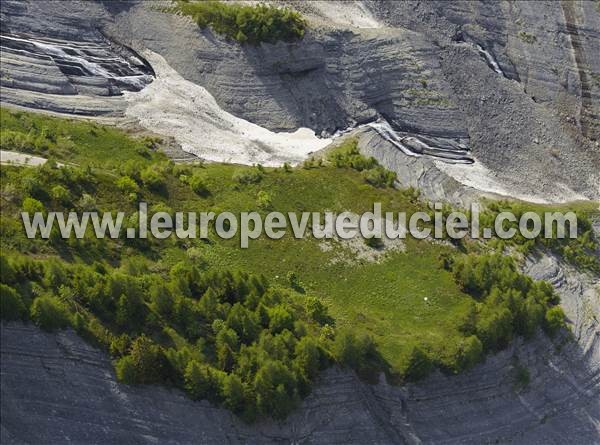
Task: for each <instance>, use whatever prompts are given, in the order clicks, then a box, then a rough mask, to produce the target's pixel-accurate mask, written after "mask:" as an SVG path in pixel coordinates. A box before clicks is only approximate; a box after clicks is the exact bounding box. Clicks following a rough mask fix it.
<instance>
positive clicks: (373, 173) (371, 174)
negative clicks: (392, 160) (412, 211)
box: [362, 166, 396, 188]
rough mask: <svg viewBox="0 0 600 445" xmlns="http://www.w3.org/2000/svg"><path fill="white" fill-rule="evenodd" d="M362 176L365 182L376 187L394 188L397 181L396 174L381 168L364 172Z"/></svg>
mask: <svg viewBox="0 0 600 445" xmlns="http://www.w3.org/2000/svg"><path fill="white" fill-rule="evenodd" d="M362 176H363V178H364V180H365V181H367V182H368V183H369V184H371V185H372V186H374V187H380V188H382V187H393V186H394V182H395V181H396V173H394V172H391V171H389V170H386V169H384V168H383V167H381V166H377V167H375V168H370V169H368V170H363V172H362Z"/></svg>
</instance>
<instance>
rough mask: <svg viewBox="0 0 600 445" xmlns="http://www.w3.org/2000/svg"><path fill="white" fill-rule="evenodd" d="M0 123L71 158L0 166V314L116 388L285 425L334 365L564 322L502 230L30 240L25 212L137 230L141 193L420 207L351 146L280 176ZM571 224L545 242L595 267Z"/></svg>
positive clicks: (452, 358) (6, 116) (405, 358)
mask: <svg viewBox="0 0 600 445" xmlns="http://www.w3.org/2000/svg"><path fill="white" fill-rule="evenodd" d="M1 118H2V119H1V123H2V128H3V139H2V148H3V149H9V148H13V149H18V150H21V151H28V152H34V153H36V154H39V155H42V156H45V157H53V158H55V159H56V160H60V161H61V162H63V163H70V164H72V165H68V166H65V167H57V166H56V164H55V163H54V162H52V161H51V162H48V163H47V164H46V165H44V166H42V167H39V168H19V167H3V168H2V171H1V175H2V202H1V205H2V213H1V224H0V230H1V234H2V245H3V246H2V247H3V249H2V300H1V301H2V307H1V311H2V317H3V318H4V319H30V320H31V321H33V322H34V323H36V324H37V325H39V326H41V327H42V328H44V329H57V328H63V327H65V326H68V325H71V326H73V327H74V328H75V329H76V330H77V332H79V333H80V335H82V336H83V337H84V338H87V339H88V340H90V341H92V342H94V343H95V344H98V345H99V346H101V347H103V348H104V349H105V350H107V351H108V352H110V354H111V355H112V357H113V358H114V360H115V366H116V370H117V375H118V376H119V378H121V379H122V380H123V381H124V382H127V383H161V384H167V385H175V386H180V387H183V388H185V389H186V390H187V391H188V393H189V395H190V396H191V397H193V398H208V399H209V400H212V401H213V402H216V403H222V404H223V405H224V406H226V407H228V408H230V409H232V410H233V411H235V412H237V413H239V414H241V415H243V416H244V417H245V418H247V419H252V418H254V417H255V416H256V414H258V415H270V416H273V417H284V416H286V415H287V414H288V413H289V412H290V410H292V409H293V408H294V406H295V405H296V403H297V401H298V399H299V398H301V397H303V396H305V395H306V394H307V393H308V392H309V391H310V388H311V386H312V383H313V382H314V380H315V379H316V378H317V375H318V371H319V370H321V369H323V368H324V367H327V366H328V365H330V364H333V363H339V364H340V365H342V366H348V367H351V368H354V369H356V370H357V371H358V372H359V374H360V375H362V376H363V377H364V378H367V379H370V378H373V377H374V376H376V374H377V372H379V371H385V372H386V373H387V374H388V375H389V376H390V377H391V378H392V379H395V380H407V379H417V378H420V377H422V376H424V375H426V374H427V373H428V372H429V371H430V370H431V369H432V367H438V368H440V369H442V370H443V371H444V372H449V373H456V372H460V371H461V370H464V369H466V368H469V367H471V366H473V365H474V364H475V363H477V362H478V361H480V360H481V359H482V358H483V355H484V353H485V352H487V351H496V350H499V349H502V348H503V347H505V346H506V345H507V344H508V343H509V342H510V341H511V340H512V339H513V338H514V337H515V336H524V337H530V336H531V335H532V334H534V333H535V332H536V331H537V330H538V328H539V327H543V328H544V329H545V331H546V332H548V333H549V334H551V335H552V334H553V333H554V332H556V330H557V329H559V328H560V327H561V326H562V325H563V315H562V312H561V310H560V309H559V308H558V307H557V306H556V304H557V303H558V298H557V296H556V295H555V294H554V292H553V290H552V288H551V287H550V286H548V285H547V284H544V283H538V282H533V281H532V280H531V279H529V278H527V277H525V276H524V275H522V274H520V273H519V272H518V270H517V268H516V264H515V261H514V260H513V259H511V258H510V257H506V256H502V255H501V254H500V253H499V252H502V251H503V250H504V248H505V247H506V246H507V244H506V243H504V242H500V241H498V240H497V241H494V242H491V243H488V244H487V245H482V244H480V243H478V242H471V241H466V242H464V243H463V242H461V243H458V244H457V245H454V246H453V245H451V244H450V243H432V242H429V241H417V240H413V239H407V240H406V241H405V242H404V243H401V244H395V245H394V244H387V240H386V241H384V245H383V246H380V245H378V244H376V243H372V242H368V243H363V241H359V243H358V244H353V243H344V242H341V241H339V240H331V241H322V240H317V239H314V238H310V237H307V238H305V239H303V240H295V239H293V238H291V237H290V236H287V237H285V238H283V239H281V240H270V239H267V238H264V237H263V238H260V239H258V240H254V241H251V243H250V247H249V248H248V249H245V250H242V249H240V248H239V239H232V240H221V239H219V238H218V237H217V236H216V235H215V234H214V233H213V232H212V229H211V232H210V234H209V239H208V240H177V239H174V238H173V239H168V240H157V239H148V240H136V239H126V238H124V237H123V238H121V239H116V240H113V239H108V238H105V239H95V238H94V237H92V234H91V233H90V232H91V230H88V233H87V234H86V237H85V238H84V239H82V240H75V239H70V240H63V239H61V238H60V237H58V236H57V233H56V232H54V233H52V234H51V236H50V239H49V240H41V239H36V240H29V239H27V238H26V237H25V234H24V230H23V227H22V224H21V222H20V220H19V217H18V212H19V211H21V210H25V211H36V210H41V211H44V212H47V211H50V210H77V211H84V210H94V209H97V210H101V211H128V212H130V214H131V215H132V217H131V218H130V219H129V224H131V225H132V226H135V224H136V221H137V217H136V215H135V211H136V206H137V202H138V201H140V200H144V201H147V202H149V204H150V206H151V211H158V210H162V211H167V212H173V211H209V210H212V211H215V212H218V211H232V212H234V213H235V212H241V211H251V210H256V209H259V210H260V211H261V212H263V213H265V212H267V211H270V210H278V211H281V212H288V211H296V212H300V211H324V210H332V211H337V212H341V211H352V212H355V213H361V212H364V211H367V210H370V209H371V206H372V203H373V202H381V203H382V205H383V208H384V210H389V211H414V210H417V209H424V210H427V207H426V206H425V204H424V203H422V202H421V201H419V199H418V197H417V195H416V194H415V192H414V190H404V191H403V190H396V189H394V188H391V187H389V184H390V181H392V180H393V175H391V174H390V173H389V172H386V171H385V170H383V169H382V168H381V167H379V166H378V165H377V163H376V162H375V161H374V160H372V159H366V158H364V157H362V156H361V155H360V154H358V152H357V150H356V144H355V142H354V141H352V140H349V141H347V142H346V143H344V144H343V145H342V146H341V147H340V148H338V149H337V150H335V151H334V152H333V153H332V155H331V156H330V157H329V160H327V161H325V162H322V161H321V162H319V161H317V160H309V161H307V162H306V163H305V165H304V166H302V167H298V168H293V169H292V168H289V167H287V166H285V167H283V168H279V169H264V168H261V167H258V166H257V167H239V166H234V165H225V164H210V165H175V164H173V163H172V162H170V161H168V160H167V159H166V158H165V157H164V155H161V154H160V153H159V152H157V151H156V150H155V148H156V147H157V146H158V145H160V143H161V142H160V140H158V139H155V138H144V139H135V138H131V137H129V136H127V135H126V134H125V133H123V132H121V131H119V130H116V129H113V128H109V127H104V126H101V125H97V124H93V123H87V122H74V121H65V120H63V119H57V118H49V117H44V116H40V115H34V114H28V113H24V112H12V111H8V110H4V109H3V110H2V115H1ZM102 141H110V143H111V144H112V150H113V152H114V153H115V156H114V158H112V159H111V158H107V157H106V154H105V152H103V151H102V149H101V148H102V147H103V144H106V143H107V142H102ZM504 205H506V206H510V204H509V203H506V204H504ZM447 210H449V209H447ZM493 211H494V209H492V210H490V212H493ZM490 215H491V213H490V214H489V215H488V217H489V216H490ZM581 232H582V235H584V233H585V235H584V236H583V237H582V238H581V240H583V241H581V240H580V241H573V242H568V244H565V243H566V242H558V241H557V242H551V243H550V247H552V248H556V249H558V250H561V249H562V251H565V249H566V248H567V247H568V248H569V249H572V250H573V252H575V253H574V254H573V257H572V259H573V261H579V262H581V264H583V265H585V266H586V267H596V266H595V263H594V261H597V260H594V259H591V260H589V263H586V261H588V258H592V257H591V256H590V255H589V253H590V251H591V249H594V248H595V241H594V239H593V238H591V232H590V228H589V225H585V224H584V225H582V226H581ZM512 244H513V245H517V246H520V247H519V248H520V249H523V250H526V251H528V250H530V249H532V248H533V247H535V245H534V244H532V243H528V242H525V240H516V241H514V242H512Z"/></svg>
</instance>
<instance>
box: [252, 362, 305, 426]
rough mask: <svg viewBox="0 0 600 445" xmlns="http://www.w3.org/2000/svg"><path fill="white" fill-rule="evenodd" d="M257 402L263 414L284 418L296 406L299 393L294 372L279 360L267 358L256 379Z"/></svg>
mask: <svg viewBox="0 0 600 445" xmlns="http://www.w3.org/2000/svg"><path fill="white" fill-rule="evenodd" d="M254 391H255V392H256V404H257V407H258V409H259V410H260V412H261V413H263V414H267V415H268V414H270V415H272V416H273V417H274V418H277V419H283V418H285V417H286V416H287V415H288V413H289V412H290V411H291V410H292V409H293V408H294V406H295V404H296V401H297V398H298V393H297V388H296V379H295V378H294V374H293V373H292V372H291V371H290V369H288V368H287V367H286V366H285V365H284V364H283V363H281V362H280V361H278V360H267V361H266V362H265V363H263V364H262V366H261V367H260V369H259V370H258V372H257V373H256V378H255V379H254Z"/></svg>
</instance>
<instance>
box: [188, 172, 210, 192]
mask: <svg viewBox="0 0 600 445" xmlns="http://www.w3.org/2000/svg"><path fill="white" fill-rule="evenodd" d="M188 184H189V185H190V187H191V188H192V190H193V191H194V193H196V194H198V195H205V194H207V193H208V187H207V186H206V182H205V180H204V176H203V175H202V174H201V173H200V172H195V173H194V174H193V175H192V177H191V178H189V179H188Z"/></svg>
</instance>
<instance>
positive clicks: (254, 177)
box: [233, 168, 263, 184]
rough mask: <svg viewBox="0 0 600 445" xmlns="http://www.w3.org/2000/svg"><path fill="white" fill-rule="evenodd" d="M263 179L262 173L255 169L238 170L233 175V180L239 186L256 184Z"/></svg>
mask: <svg viewBox="0 0 600 445" xmlns="http://www.w3.org/2000/svg"><path fill="white" fill-rule="evenodd" d="M262 178H263V173H262V172H261V171H260V170H258V169H257V168H251V169H249V168H246V169H243V170H238V171H236V172H235V173H234V174H233V180H234V181H236V182H239V183H240V184H257V183H259V182H260V181H261V180H262Z"/></svg>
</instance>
